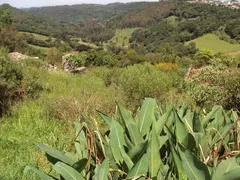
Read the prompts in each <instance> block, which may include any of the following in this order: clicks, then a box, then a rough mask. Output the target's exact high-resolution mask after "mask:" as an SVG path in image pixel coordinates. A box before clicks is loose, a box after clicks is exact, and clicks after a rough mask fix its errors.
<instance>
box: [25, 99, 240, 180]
mask: <svg viewBox="0 0 240 180" xmlns="http://www.w3.org/2000/svg"><path fill="white" fill-rule="evenodd" d="M118 111H119V114H120V115H118V116H114V117H113V118H110V117H108V116H106V115H105V114H103V113H101V112H98V113H99V115H100V116H101V117H102V119H104V120H105V122H106V123H107V124H108V126H109V131H107V132H105V133H103V134H102V133H101V131H100V126H99V125H98V123H97V122H96V121H94V120H93V121H92V120H90V119H89V118H88V117H86V116H84V115H82V122H81V123H76V124H75V126H76V140H75V148H76V149H75V152H73V153H69V152H67V153H66V154H62V153H60V152H58V151H56V150H54V149H52V148H50V147H48V146H46V145H44V144H39V143H38V144H37V146H38V147H39V148H40V149H41V150H42V151H44V152H45V154H46V157H47V158H48V161H49V162H50V164H51V169H52V170H51V173H47V174H45V173H44V172H42V171H40V170H38V169H36V168H34V167H31V166H27V167H26V168H25V172H28V171H29V170H32V171H33V172H35V173H36V174H38V175H39V176H40V177H41V178H42V179H54V178H57V179H62V178H64V179H139V178H142V179H146V178H151V179H167V178H173V179H174V178H176V179H195V178H200V179H213V180H214V179H216V180H217V179H238V178H240V175H239V173H237V172H238V171H239V169H240V164H239V161H238V160H239V156H235V152H236V150H239V144H238V142H239V136H238V134H237V133H236V130H238V128H239V126H238V123H237V122H238V116H237V113H236V112H234V111H229V112H226V111H224V110H223V109H222V108H221V107H219V106H215V107H214V108H213V110H212V111H211V112H210V113H208V114H206V115H204V116H202V115H201V114H199V113H197V112H195V111H192V110H191V109H189V108H188V107H187V106H185V105H183V106H181V107H180V108H179V109H175V108H173V107H170V106H168V107H166V109H165V110H164V111H163V110H162V109H160V108H159V107H158V106H157V104H156V101H155V100H154V99H146V100H145V101H144V102H143V103H142V106H141V108H140V109H139V110H138V112H137V114H136V116H135V118H133V117H132V114H131V113H130V112H129V111H127V110H126V109H125V108H124V107H123V106H121V105H118ZM176 134H177V136H176ZM229 155H231V156H233V157H231V158H229V159H225V158H226V156H229ZM217 162H218V163H217ZM226 167H228V168H226ZM53 171H55V172H57V174H59V175H58V176H54V175H53V174H52V172H53ZM59 176H60V177H59Z"/></svg>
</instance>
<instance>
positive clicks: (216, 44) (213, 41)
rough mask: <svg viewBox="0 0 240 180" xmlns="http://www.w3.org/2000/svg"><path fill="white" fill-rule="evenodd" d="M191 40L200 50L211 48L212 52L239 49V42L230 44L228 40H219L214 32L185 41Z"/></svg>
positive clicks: (226, 51)
mask: <svg viewBox="0 0 240 180" xmlns="http://www.w3.org/2000/svg"><path fill="white" fill-rule="evenodd" d="M191 42H194V43H196V47H197V48H199V49H200V50H212V51H213V52H214V53H219V52H224V53H229V52H235V51H240V44H230V43H229V42H226V41H223V40H220V39H219V38H218V36H216V35H215V34H206V35H204V36H202V37H199V38H197V39H194V40H192V41H189V42H187V44H189V43H191Z"/></svg>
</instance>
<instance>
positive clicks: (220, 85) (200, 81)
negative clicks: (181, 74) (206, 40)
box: [186, 61, 240, 110]
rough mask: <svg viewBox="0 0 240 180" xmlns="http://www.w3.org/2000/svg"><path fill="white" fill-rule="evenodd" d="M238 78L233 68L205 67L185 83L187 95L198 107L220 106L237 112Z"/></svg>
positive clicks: (239, 80) (237, 72)
mask: <svg viewBox="0 0 240 180" xmlns="http://www.w3.org/2000/svg"><path fill="white" fill-rule="evenodd" d="M218 62H219V61H218ZM239 77H240V76H239V71H238V70H236V69H234V68H233V69H228V68H226V67H224V66H221V65H214V66H206V67H204V68H202V69H201V70H200V73H199V74H196V75H194V76H193V77H192V78H191V79H190V80H189V81H187V83H186V85H187V93H188V95H189V96H190V97H191V98H192V99H193V100H194V102H195V103H196V105H198V106H205V107H211V106H212V105H213V104H220V105H222V106H224V107H225V108H227V109H231V108H236V109H238V110H239V109H240V106H239V98H240V97H239V92H240V83H239V82H240V79H239Z"/></svg>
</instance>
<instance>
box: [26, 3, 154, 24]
mask: <svg viewBox="0 0 240 180" xmlns="http://www.w3.org/2000/svg"><path fill="white" fill-rule="evenodd" d="M149 4H151V3H148V2H135V3H126V4H124V3H113V4H108V5H97V4H82V5H72V6H67V5H65V6H52V7H40V8H29V9H24V11H27V12H32V13H34V14H37V15H41V16H44V17H51V18H54V19H57V20H59V21H63V22H71V23H76V24H78V25H79V24H80V25H82V24H86V23H88V22H89V21H94V22H104V21H106V20H109V19H112V18H114V17H117V16H119V15H122V14H125V13H128V12H132V11H138V10H142V9H144V8H145V7H146V6H148V5H149Z"/></svg>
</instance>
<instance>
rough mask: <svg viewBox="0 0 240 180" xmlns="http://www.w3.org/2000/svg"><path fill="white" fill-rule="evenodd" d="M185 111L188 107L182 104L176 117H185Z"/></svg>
mask: <svg viewBox="0 0 240 180" xmlns="http://www.w3.org/2000/svg"><path fill="white" fill-rule="evenodd" d="M187 110H188V106H187V105H186V104H183V105H182V107H181V108H180V110H179V111H178V115H179V117H180V118H181V119H182V118H183V117H184V116H185V114H186V112H187Z"/></svg>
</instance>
